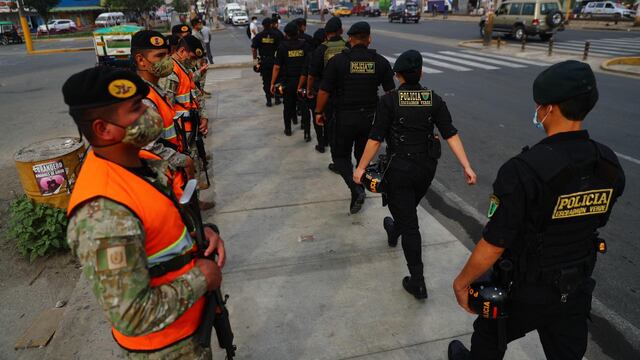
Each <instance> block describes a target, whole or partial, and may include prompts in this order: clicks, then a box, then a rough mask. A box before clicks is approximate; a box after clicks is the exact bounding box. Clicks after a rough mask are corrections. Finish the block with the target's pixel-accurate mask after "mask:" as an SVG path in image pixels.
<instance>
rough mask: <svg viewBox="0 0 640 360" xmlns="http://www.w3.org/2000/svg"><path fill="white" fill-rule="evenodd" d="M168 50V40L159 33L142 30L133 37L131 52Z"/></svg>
mask: <svg viewBox="0 0 640 360" xmlns="http://www.w3.org/2000/svg"><path fill="white" fill-rule="evenodd" d="M168 48H169V43H168V41H167V39H165V37H164V36H163V35H162V34H161V33H159V32H157V31H153V30H140V31H138V32H137V33H135V34H133V36H132V37H131V50H136V49H137V50H160V49H168Z"/></svg>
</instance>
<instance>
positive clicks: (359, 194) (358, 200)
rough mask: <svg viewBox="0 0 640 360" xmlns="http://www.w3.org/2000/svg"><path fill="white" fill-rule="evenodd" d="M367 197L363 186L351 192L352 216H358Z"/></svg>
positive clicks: (357, 186)
mask: <svg viewBox="0 0 640 360" xmlns="http://www.w3.org/2000/svg"><path fill="white" fill-rule="evenodd" d="M365 197H366V194H365V192H364V189H363V188H362V186H360V185H356V186H355V187H354V188H353V190H351V205H349V212H350V213H351V214H356V213H358V212H359V211H360V209H362V205H363V204H364V199H365Z"/></svg>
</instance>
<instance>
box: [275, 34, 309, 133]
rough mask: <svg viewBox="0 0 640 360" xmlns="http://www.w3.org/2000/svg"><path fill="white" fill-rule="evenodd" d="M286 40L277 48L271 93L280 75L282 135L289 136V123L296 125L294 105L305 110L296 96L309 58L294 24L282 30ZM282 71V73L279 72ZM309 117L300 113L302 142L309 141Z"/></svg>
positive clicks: (305, 113) (307, 49) (305, 106)
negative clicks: (281, 83) (282, 96)
mask: <svg viewBox="0 0 640 360" xmlns="http://www.w3.org/2000/svg"><path fill="white" fill-rule="evenodd" d="M284 32H285V34H286V36H287V38H286V39H285V40H284V41H283V42H282V43H281V44H280V46H279V47H278V52H277V55H276V63H275V66H274V67H273V75H272V76H271V93H272V94H275V92H276V88H275V82H276V79H278V77H279V76H281V75H282V79H283V82H284V87H285V90H284V109H283V112H282V113H283V117H284V133H285V135H287V136H291V123H292V122H293V124H297V123H298V116H297V115H296V104H297V105H298V107H300V108H301V109H307V105H306V103H305V102H303V101H300V100H299V99H298V96H297V89H298V81H299V79H300V75H301V74H302V73H303V71H304V65H305V64H306V57H307V56H309V46H308V44H307V42H306V41H305V40H302V39H299V38H298V35H299V30H298V26H297V25H296V23H295V22H289V23H287V25H286V26H285V28H284ZM281 70H282V71H281ZM310 126H311V117H310V115H309V111H308V110H306V111H303V112H302V129H303V131H304V141H306V142H309V141H311V132H310V129H309V128H310Z"/></svg>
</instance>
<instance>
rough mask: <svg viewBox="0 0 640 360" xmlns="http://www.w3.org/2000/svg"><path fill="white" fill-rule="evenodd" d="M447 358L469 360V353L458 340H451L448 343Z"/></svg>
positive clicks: (450, 359)
mask: <svg viewBox="0 0 640 360" xmlns="http://www.w3.org/2000/svg"><path fill="white" fill-rule="evenodd" d="M447 357H448V358H449V360H470V359H471V352H470V351H469V350H467V348H466V347H465V346H464V345H463V344H462V343H461V342H460V341H459V340H453V341H452V342H450V343H449V349H448V350H447Z"/></svg>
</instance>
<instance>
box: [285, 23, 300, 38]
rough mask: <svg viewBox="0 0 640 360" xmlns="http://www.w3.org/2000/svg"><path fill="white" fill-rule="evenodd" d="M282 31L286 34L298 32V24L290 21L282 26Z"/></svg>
mask: <svg viewBox="0 0 640 360" xmlns="http://www.w3.org/2000/svg"><path fill="white" fill-rule="evenodd" d="M284 33H285V34H287V35H294V34H297V33H298V24H296V22H295V21H290V22H288V23H287V25H286V26H285V27H284Z"/></svg>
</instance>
